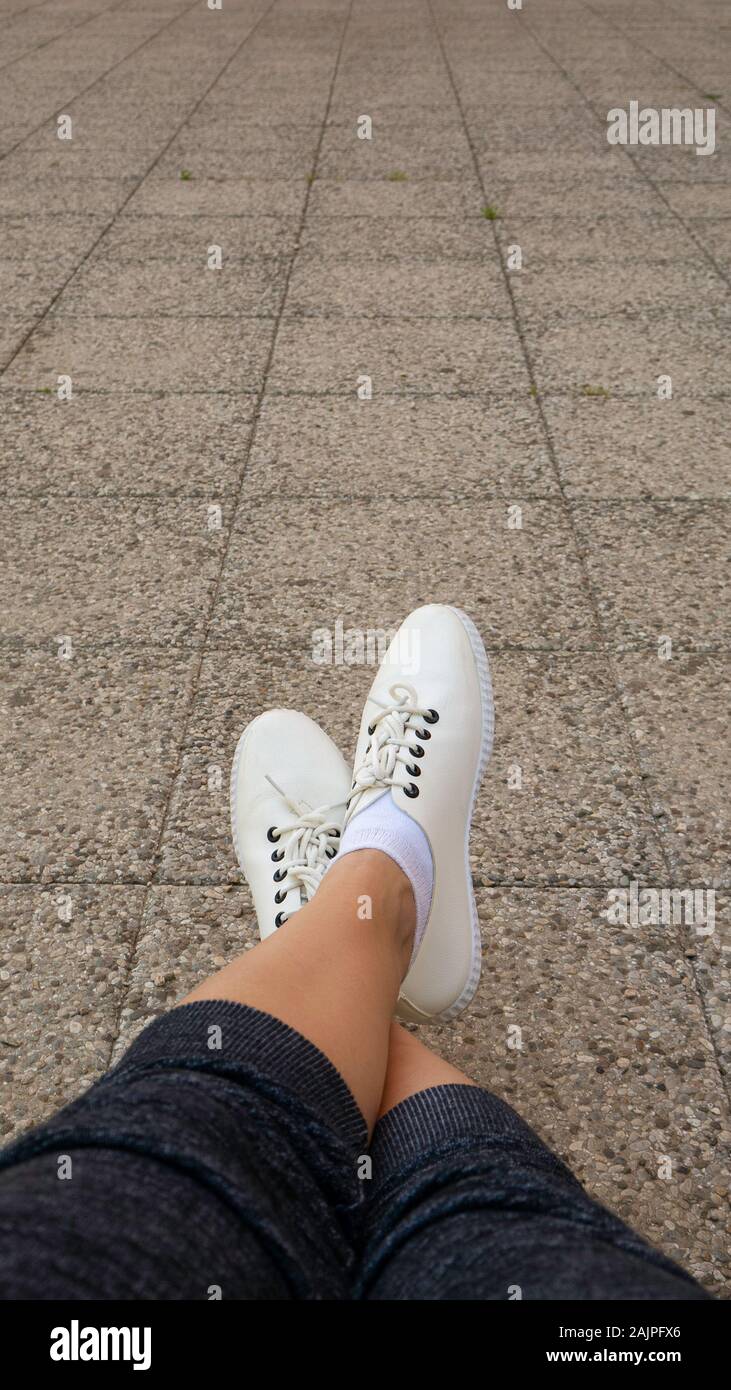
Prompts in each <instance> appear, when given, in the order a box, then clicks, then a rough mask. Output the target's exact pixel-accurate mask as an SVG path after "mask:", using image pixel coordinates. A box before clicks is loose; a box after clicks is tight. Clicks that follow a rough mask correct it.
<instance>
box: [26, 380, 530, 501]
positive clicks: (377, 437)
mask: <svg viewBox="0 0 731 1390" xmlns="http://www.w3.org/2000/svg"><path fill="white" fill-rule="evenodd" d="M0 420H1V417H0ZM1 430H2V424H1V423H0V439H1V438H2V434H1ZM282 478H287V479H288V480H289V481H288V487H289V489H290V491H291V493H292V494H295V493H296V494H297V495H298V496H312V497H316V496H319V497H330V498H332V499H333V500H337V498H338V497H342V496H344V495H348V496H350V497H363V498H366V499H368V500H370V499H372V498H373V497H374V495H375V493H376V492H377V491H378V492H379V493H382V494H383V495H386V494H387V495H388V496H389V497H400V498H402V499H403V500H404V501H408V502H412V501H413V500H414V499H417V498H422V497H434V496H439V495H452V496H454V497H472V496H475V497H479V496H485V495H489V494H490V493H497V494H499V495H501V496H504V497H507V498H508V499H509V500H511V501H512V499H513V498H514V497H522V496H526V495H530V494H536V495H539V496H545V495H546V494H552V493H555V492H556V491H557V483H556V478H555V473H554V470H553V468H552V467H551V461H550V458H549V456H548V451H547V448H546V442H545V437H544V432H543V429H542V426H541V420H540V416H539V414H538V410H537V408H536V405H535V402H534V401H532V400H531V399H530V397H529V396H527V397H525V398H524V399H522V400H515V399H513V400H507V401H504V402H500V403H486V402H484V401H474V400H466V399H459V398H455V397H439V398H434V399H431V400H430V399H429V398H428V397H422V398H421V399H419V400H401V399H387V400H380V399H379V398H378V397H377V396H376V397H374V399H373V400H372V401H359V400H354V399H333V398H328V399H327V400H322V399H315V400H311V399H307V398H301V399H296V400H295V399H288V400H275V399H272V398H270V397H267V398H266V400H265V402H264V404H263V406H262V411H261V416H260V419H259V424H258V427H257V430H256V436H255V440H254V445H253V449H252V455H251V459H250V462H249V467H248V470H247V482H246V500H247V501H248V500H250V499H251V497H252V496H253V495H256V494H259V495H261V496H262V497H265V496H270V497H271V496H273V495H274V493H275V491H276V490H277V488H278V487H279V486H280V484H281V479H282Z"/></svg>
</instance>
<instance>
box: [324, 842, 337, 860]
mask: <svg viewBox="0 0 731 1390" xmlns="http://www.w3.org/2000/svg"><path fill="white" fill-rule="evenodd" d="M325 854H326V856H327V858H328V859H334V858H335V855H336V854H337V850H336V849H335V848H334V847H333V846H332V845H331V846H330V848H329V849H326V850H325Z"/></svg>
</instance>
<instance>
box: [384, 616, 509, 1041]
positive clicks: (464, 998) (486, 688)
mask: <svg viewBox="0 0 731 1390" xmlns="http://www.w3.org/2000/svg"><path fill="white" fill-rule="evenodd" d="M446 606H447V607H449V608H451V611H452V612H453V613H454V614H456V616H457V617H458V618H459V620H460V622H461V624H462V626H463V628H464V630H465V632H466V633H467V636H468V638H469V641H470V646H471V648H472V655H473V656H474V658H475V665H476V667H477V675H478V679H479V683H480V702H481V705H482V742H481V745H480V757H479V761H478V764H477V768H476V771H475V780H474V785H473V787H472V800H471V802H470V813H469V816H468V818H467V824H466V826H465V837H464V862H465V874H466V877H467V883H468V885H469V890H470V909H471V926H472V960H471V964H470V973H469V975H468V977H467V982H466V984H465V986H464V989H463V990H462V993H461V994H460V995H459V996H458V998H457V999H455V1001H454V1003H453V1004H450V1006H449V1008H448V1009H444V1010H443V1011H442V1012H441V1013H439V1014H423V1013H421V1011H420V1010H419V1009H417V1008H416V1006H415V1005H414V1004H411V1003H410V1001H409V1000H408V999H404V1000H403V1001H402V1000H399V1004H403V1005H404V1006H405V1007H404V1008H402V1009H399V1013H400V1016H401V1017H402V1018H406V1019H407V1020H409V1021H411V1022H413V1023H430V1022H437V1021H438V1022H441V1023H449V1022H450V1020H451V1019H453V1018H456V1017H457V1015H458V1014H461V1013H462V1011H463V1010H464V1009H466V1008H467V1005H468V1004H469V1003H470V1001H471V1000H472V999H473V998H474V994H475V990H476V989H477V986H478V984H479V983H480V973H481V970H482V938H481V935H480V919H479V917H478V915H477V902H476V900H475V890H474V888H473V886H472V869H471V867H470V829H471V827H472V814H473V812H474V809H475V802H476V800H477V793H478V791H479V790H480V783H481V781H482V778H483V776H484V772H485V768H486V767H487V764H488V762H489V760H490V754H491V752H492V743H493V737H494V733H495V704H494V700H493V695H492V681H491V679H490V664H489V662H488V659H487V652H486V651H485V644H484V642H483V640H482V638H481V636H480V634H479V632H478V631H477V628H476V627H475V624H474V623H473V621H472V619H471V618H470V617H468V615H467V614H466V613H463V612H462V609H461V608H455V607H454V605H452V604H448V605H446Z"/></svg>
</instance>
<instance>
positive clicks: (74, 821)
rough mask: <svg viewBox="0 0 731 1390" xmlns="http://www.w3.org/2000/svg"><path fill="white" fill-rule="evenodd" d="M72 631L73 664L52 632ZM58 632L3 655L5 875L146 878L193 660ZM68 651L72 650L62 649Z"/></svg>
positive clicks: (41, 878)
mask: <svg viewBox="0 0 731 1390" xmlns="http://www.w3.org/2000/svg"><path fill="white" fill-rule="evenodd" d="M62 635H64V636H73V641H72V646H71V653H72V654H71V656H70V658H69V659H68V660H65V659H60V658H59V656H58V654H57V653H58V651H59V646H58V644H57V642H56V640H55V639H56V637H57V636H58V637H59V638H60V637H61V636H62ZM75 639H76V633H75V632H74V631H73V629H71V631H69V628H68V627H66V628H61V629H59V632H58V634H56V633H55V632H54V633H53V635H52V636H51V637H50V638H49V640H48V641H47V642H46V643H45V644H44V646H43V649H42V650H40V651H18V652H7V651H6V652H5V653H4V655H3V661H2V686H1V687H0V688H1V689H2V704H3V721H2V739H3V743H4V750H3V755H4V756H3V761H4V765H5V776H4V779H3V783H4V788H3V805H2V819H3V835H2V857H1V859H0V864H1V866H2V878H3V879H15V880H22V881H42V882H53V881H58V880H61V881H64V882H65V881H68V880H73V879H80V880H84V881H87V882H88V881H89V880H91V881H92V882H95V881H97V882H98V881H99V880H101V879H104V880H111V881H112V882H116V881H120V880H128V879H134V880H141V881H144V880H145V879H147V878H148V877H149V875H150V873H151V870H152V860H153V856H154V851H155V846H156V844H157V839H158V836H159V833H160V828H161V824H162V817H163V814H164V809H165V805H166V799H167V794H168V789H169V783H170V778H171V776H172V773H173V770H174V767H175V763H176V752H177V749H176V739H177V738H178V736H179V731H180V728H181V721H182V718H183V715H184V712H185V706H186V702H187V700H188V698H189V696H188V687H189V685H190V683H191V680H192V676H193V671H194V666H195V661H194V657H193V655H192V654H191V653H189V652H169V651H168V652H165V651H161V650H160V649H157V650H155V652H154V653H150V652H149V651H143V650H142V649H141V648H135V647H130V648H129V649H127V650H120V649H112V650H109V649H107V650H101V651H96V652H91V651H85V650H84V648H83V647H82V646H80V645H79V644H78V642H76V640H75ZM67 649H68V648H67Z"/></svg>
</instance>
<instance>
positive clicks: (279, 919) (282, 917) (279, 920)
mask: <svg viewBox="0 0 731 1390" xmlns="http://www.w3.org/2000/svg"><path fill="white" fill-rule="evenodd" d="M288 920H289V919H288V917H287V914H286V912H278V913H277V915H276V917H275V918H274V925H275V927H283V926H284V924H285V922H286V921H288Z"/></svg>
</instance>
